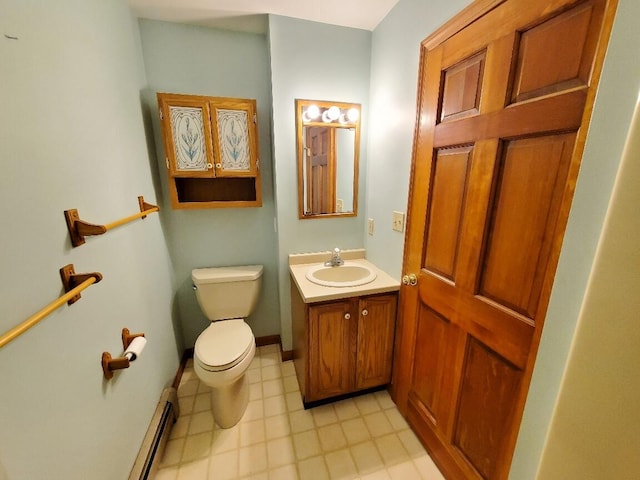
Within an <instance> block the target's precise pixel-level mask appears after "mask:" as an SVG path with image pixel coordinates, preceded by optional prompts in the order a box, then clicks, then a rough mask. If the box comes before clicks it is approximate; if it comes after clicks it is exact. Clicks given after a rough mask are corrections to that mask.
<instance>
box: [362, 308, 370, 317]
mask: <svg viewBox="0 0 640 480" xmlns="http://www.w3.org/2000/svg"><path fill="white" fill-rule="evenodd" d="M367 315H369V310H367V309H366V308H365V309H364V310H362V316H363V317H366V316H367Z"/></svg>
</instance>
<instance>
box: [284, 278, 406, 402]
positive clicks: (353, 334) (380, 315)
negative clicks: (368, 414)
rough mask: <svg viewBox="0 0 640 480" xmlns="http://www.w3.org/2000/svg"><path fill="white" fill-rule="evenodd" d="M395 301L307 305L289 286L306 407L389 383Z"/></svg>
mask: <svg viewBox="0 0 640 480" xmlns="http://www.w3.org/2000/svg"><path fill="white" fill-rule="evenodd" d="M292 283H293V282H292ZM397 298H398V296H397V293H391V294H381V295H367V296H361V297H353V298H347V299H343V300H336V301H329V302H321V303H312V304H305V303H304V302H303V301H302V298H301V297H300V294H299V292H298V290H297V288H296V287H295V285H292V286H291V302H292V303H291V313H292V325H293V357H294V365H295V369H296V374H297V376H298V383H299V384H300V391H301V393H302V399H303V402H304V404H305V406H306V405H308V404H309V403H312V402H316V401H318V400H324V399H327V398H331V397H337V396H341V395H346V394H349V393H354V392H357V391H360V390H366V389H369V388H373V387H378V386H382V385H386V384H388V383H389V382H390V381H391V370H392V361H393V341H394V332H395V320H396V307H397Z"/></svg>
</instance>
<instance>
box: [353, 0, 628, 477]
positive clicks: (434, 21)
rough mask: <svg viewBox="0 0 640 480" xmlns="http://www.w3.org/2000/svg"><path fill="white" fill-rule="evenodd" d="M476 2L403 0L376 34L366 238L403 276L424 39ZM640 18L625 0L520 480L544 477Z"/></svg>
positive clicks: (551, 314)
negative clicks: (396, 213) (372, 229)
mask: <svg viewBox="0 0 640 480" xmlns="http://www.w3.org/2000/svg"><path fill="white" fill-rule="evenodd" d="M468 3H469V2H466V1H456V2H451V1H445V0H436V1H433V2H428V4H427V2H423V1H420V0H400V1H399V3H398V4H397V5H396V7H395V8H394V9H393V10H392V11H391V12H390V13H389V15H387V17H386V18H385V19H384V21H383V22H382V23H381V24H380V25H379V26H378V27H377V28H376V29H375V31H374V33H373V48H372V62H371V63H372V69H371V71H372V75H371V111H370V126H371V128H370V131H369V145H368V151H369V168H368V177H367V192H368V195H367V200H366V205H367V216H368V217H371V218H374V219H375V220H376V234H375V235H374V236H373V237H368V236H367V237H366V242H365V245H366V248H367V254H368V256H369V258H370V259H371V260H372V261H373V262H374V263H376V264H377V265H379V266H381V267H382V268H384V269H385V270H387V271H388V272H389V273H392V274H395V275H400V272H401V268H402V249H403V240H404V239H403V238H402V236H401V235H399V234H396V233H394V232H392V231H391V228H390V222H391V211H392V210H393V209H399V210H402V211H406V201H407V190H408V181H409V174H410V163H411V145H412V139H413V127H414V123H415V104H416V91H417V90H416V89H417V78H418V54H419V43H420V41H421V40H422V39H424V38H426V37H427V36H428V35H429V34H430V33H432V32H433V31H434V30H435V29H436V28H437V27H439V26H440V25H441V24H442V23H444V21H446V20H447V19H448V18H450V17H452V16H453V15H454V14H455V13H456V12H457V11H458V10H460V9H461V8H463V7H464V6H466V4H468ZM638 18H640V4H638V2H637V1H636V0H620V3H619V13H618V15H617V18H616V24H615V27H614V31H613V37H612V41H611V44H610V48H609V51H608V54H607V60H606V63H605V68H604V72H603V76H602V80H601V87H600V90H599V92H598V96H597V100H596V105H595V109H594V113H593V118H592V123H591V127H590V133H589V137H588V140H587V145H586V149H585V152H584V158H583V161H582V167H581V171H580V177H579V179H578V185H577V189H576V193H575V197H574V200H573V205H572V210H571V215H570V218H569V224H568V227H567V231H566V235H565V240H564V243H563V249H562V254H561V258H560V262H559V265H558V270H557V276H556V281H555V284H554V288H553V292H552V297H551V301H550V304H549V309H548V313H547V320H546V325H545V328H544V332H543V337H542V342H541V344H540V350H539V353H538V357H537V363H536V368H535V371H534V376H533V380H532V382H531V387H530V391H529V396H528V399H527V404H526V407H525V413H524V419H523V422H522V426H521V429H520V435H519V439H518V444H517V447H516V452H515V456H514V460H513V465H512V469H511V475H510V478H513V479H514V480H528V479H533V478H535V476H536V471H537V468H538V463H539V461H540V455H541V452H542V448H543V445H544V441H545V437H546V434H547V431H548V429H549V423H550V421H551V414H552V411H553V408H554V404H555V402H556V398H557V394H558V389H559V385H560V381H561V378H562V375H563V372H564V370H565V365H566V359H567V355H568V352H569V349H570V346H571V342H572V339H573V335H574V332H575V328H576V321H577V318H578V314H579V311H580V307H581V305H582V299H583V297H584V293H585V288H586V282H587V279H588V276H589V274H590V271H591V269H592V265H593V260H594V255H595V249H596V245H597V242H598V239H599V237H600V232H601V230H602V225H603V219H604V214H605V211H606V208H607V205H608V202H609V197H610V195H611V189H612V185H613V179H614V177H615V174H616V172H617V169H618V165H619V161H620V158H621V154H622V149H623V146H624V142H625V135H626V133H627V132H628V130H629V126H630V122H631V116H632V112H633V106H634V105H635V99H636V98H637V96H638V91H639V88H640V62H639V58H638V49H637V46H638V45H639V44H640V30H639V29H638V20H637V19H638ZM389 165H391V167H389ZM380 225H382V228H381V226H380ZM612 394H613V393H612ZM585 401H588V399H585Z"/></svg>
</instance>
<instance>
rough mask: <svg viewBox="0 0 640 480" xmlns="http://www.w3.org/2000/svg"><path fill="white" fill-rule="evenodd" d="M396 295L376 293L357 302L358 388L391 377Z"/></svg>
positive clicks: (384, 383) (375, 384) (375, 385)
mask: <svg viewBox="0 0 640 480" xmlns="http://www.w3.org/2000/svg"><path fill="white" fill-rule="evenodd" d="M397 298H398V297H397V295H396V294H393V295H376V296H371V297H362V298H361V299H360V301H359V302H358V341H357V356H356V390H364V389H365V388H371V387H377V386H379V385H386V384H387V383H389V382H390V381H391V365H392V360H393V337H394V333H395V326H396V304H397Z"/></svg>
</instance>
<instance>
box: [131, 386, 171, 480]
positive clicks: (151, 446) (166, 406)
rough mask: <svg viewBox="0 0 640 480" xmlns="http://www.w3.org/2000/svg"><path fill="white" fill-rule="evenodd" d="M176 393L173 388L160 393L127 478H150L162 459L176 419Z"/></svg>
mask: <svg viewBox="0 0 640 480" xmlns="http://www.w3.org/2000/svg"><path fill="white" fill-rule="evenodd" d="M179 414H180V412H179V407H178V393H177V391H176V389H175V388H165V389H164V390H163V391H162V395H160V400H159V401H158V406H157V407H156V411H155V412H154V414H153V417H152V418H151V423H150V424H149V428H148V429H147V434H146V435H145V437H144V440H143V441H142V446H141V447H140V452H139V453H138V457H137V458H136V461H135V463H134V464H133V468H132V469H131V474H130V475H129V480H151V479H152V478H153V476H154V474H155V472H156V470H157V468H158V462H159V461H160V460H161V459H162V453H163V452H164V448H165V446H166V444H167V440H168V439H169V435H170V434H171V428H172V427H173V424H174V423H175V421H176V420H177V419H178V415H179Z"/></svg>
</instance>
